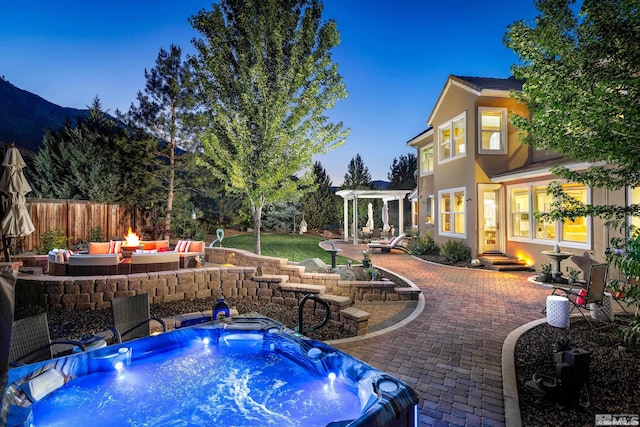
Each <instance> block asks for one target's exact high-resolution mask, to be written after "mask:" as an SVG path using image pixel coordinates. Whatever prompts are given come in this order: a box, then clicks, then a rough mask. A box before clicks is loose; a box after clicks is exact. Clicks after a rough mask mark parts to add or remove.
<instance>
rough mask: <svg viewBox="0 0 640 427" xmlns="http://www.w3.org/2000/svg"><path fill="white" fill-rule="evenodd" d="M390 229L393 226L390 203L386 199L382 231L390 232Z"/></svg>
mask: <svg viewBox="0 0 640 427" xmlns="http://www.w3.org/2000/svg"><path fill="white" fill-rule="evenodd" d="M389 230H391V227H389V205H388V204H387V201H386V200H385V201H384V203H383V204H382V231H383V232H385V233H388V232H389Z"/></svg>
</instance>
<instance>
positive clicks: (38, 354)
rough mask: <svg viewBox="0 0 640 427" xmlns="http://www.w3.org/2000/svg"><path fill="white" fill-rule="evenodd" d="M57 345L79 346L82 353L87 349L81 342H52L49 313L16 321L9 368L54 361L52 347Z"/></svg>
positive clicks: (10, 349) (13, 329)
mask: <svg viewBox="0 0 640 427" xmlns="http://www.w3.org/2000/svg"><path fill="white" fill-rule="evenodd" d="M56 344H69V345H70V346H77V347H80V348H81V349H82V351H86V349H87V348H86V346H85V344H84V343H82V342H80V341H73V340H57V341H51V338H50V335H49V322H48V321H47V313H41V314H37V315H35V316H31V317H27V318H25V319H20V320H16V321H15V322H13V328H12V331H11V346H10V348H9V366H12V367H15V366H20V365H24V364H27V363H34V362H41V361H43V360H49V359H53V350H52V348H51V347H52V346H53V345H56ZM72 348H73V347H72Z"/></svg>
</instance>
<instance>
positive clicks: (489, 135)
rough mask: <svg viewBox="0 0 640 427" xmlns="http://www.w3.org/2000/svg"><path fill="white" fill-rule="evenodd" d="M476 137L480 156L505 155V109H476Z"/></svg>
mask: <svg viewBox="0 0 640 427" xmlns="http://www.w3.org/2000/svg"><path fill="white" fill-rule="evenodd" d="M478 117H479V119H478V135H479V143H480V147H478V152H479V153H482V154H506V153H507V132H506V124H507V120H506V119H507V109H506V108H490V107H480V108H478Z"/></svg>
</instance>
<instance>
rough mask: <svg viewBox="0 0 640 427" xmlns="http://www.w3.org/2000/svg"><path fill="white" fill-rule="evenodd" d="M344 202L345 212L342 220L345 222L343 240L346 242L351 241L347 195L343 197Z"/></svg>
mask: <svg viewBox="0 0 640 427" xmlns="http://www.w3.org/2000/svg"><path fill="white" fill-rule="evenodd" d="M342 202H343V203H342V204H343V205H344V207H343V209H344V212H343V214H342V220H343V222H344V224H343V225H342V240H344V241H345V242H348V241H349V199H347V198H346V197H345V198H344V199H342Z"/></svg>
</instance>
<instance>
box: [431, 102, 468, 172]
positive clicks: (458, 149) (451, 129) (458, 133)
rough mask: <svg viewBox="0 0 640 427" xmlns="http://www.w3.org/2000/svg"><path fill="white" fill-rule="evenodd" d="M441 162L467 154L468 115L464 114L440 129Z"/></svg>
mask: <svg viewBox="0 0 640 427" xmlns="http://www.w3.org/2000/svg"><path fill="white" fill-rule="evenodd" d="M438 144H439V147H440V158H439V161H444V160H447V159H451V158H453V157H457V156H463V155H464V154H465V153H466V152H467V113H466V112H465V113H462V114H460V115H459V116H457V117H455V118H454V119H453V120H451V121H450V122H448V123H445V124H443V125H441V126H440V127H439V128H438Z"/></svg>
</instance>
